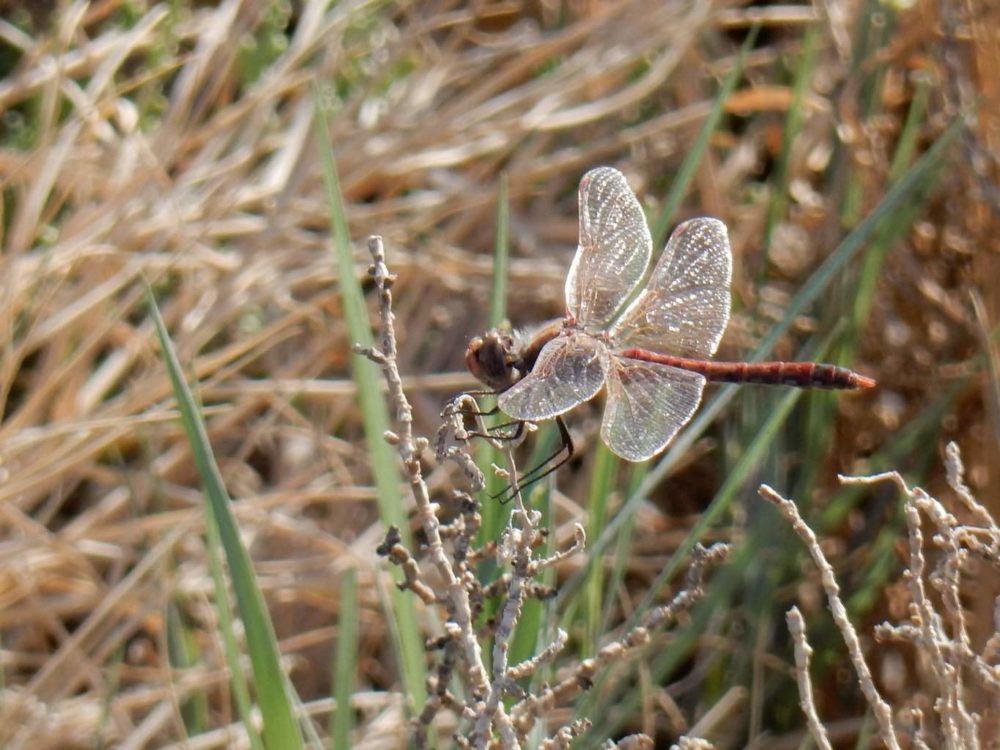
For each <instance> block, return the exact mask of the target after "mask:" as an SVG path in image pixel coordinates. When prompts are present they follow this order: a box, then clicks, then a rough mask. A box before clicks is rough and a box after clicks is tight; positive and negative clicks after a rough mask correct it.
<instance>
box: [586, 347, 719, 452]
mask: <svg viewBox="0 0 1000 750" xmlns="http://www.w3.org/2000/svg"><path fill="white" fill-rule="evenodd" d="M704 387H705V378H703V377H702V376H701V375H699V374H698V373H696V372H688V371H687V370H679V369H677V368H676V367H667V366H666V365H660V364H656V363H654V362H644V361H642V360H638V359H624V358H619V357H612V358H611V368H610V370H609V371H608V403H607V406H605V408H604V422H603V423H602V424H601V438H602V439H603V440H604V442H605V443H607V445H608V447H609V448H610V449H611V450H612V451H613V452H614V453H616V454H617V455H619V456H621V457H622V458H624V459H627V460H629V461H645V460H646V459H647V458H651V457H652V456H655V455H656V454H657V453H659V452H660V451H661V450H663V449H664V448H665V447H666V446H667V443H669V442H670V441H671V440H672V439H673V437H674V435H676V434H677V431H678V430H679V429H680V428H681V427H683V426H684V424H685V423H686V422H687V421H688V420H689V419H691V415H692V414H694V410H695V409H697V408H698V403H699V402H700V401H701V391H702V389H703V388H704Z"/></svg>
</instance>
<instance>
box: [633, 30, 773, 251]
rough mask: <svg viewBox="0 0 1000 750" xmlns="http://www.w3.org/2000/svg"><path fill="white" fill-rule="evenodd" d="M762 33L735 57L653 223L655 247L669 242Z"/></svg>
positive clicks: (751, 37)
mask: <svg viewBox="0 0 1000 750" xmlns="http://www.w3.org/2000/svg"><path fill="white" fill-rule="evenodd" d="M759 30H760V27H759V26H757V25H754V26H753V27H752V28H751V29H750V33H749V34H747V38H746V39H745V40H744V41H743V44H742V46H741V47H740V52H739V54H738V55H737V56H736V62H735V63H734V65H733V69H732V70H731V71H729V75H727V76H726V79H725V81H723V83H722V88H721V89H719V93H718V95H717V96H716V97H715V102H714V103H713V104H712V109H711V111H710V112H709V114H708V117H707V118H705V122H704V123H702V126H701V129H700V130H699V131H698V137H697V138H695V141H694V144H692V146H691V150H690V151H689V152H688V154H687V156H686V157H684V161H683V162H682V163H681V168H680V169H678V170H677V174H676V175H675V176H674V181H673V182H672V183H671V184H670V192H668V193H667V197H666V199H665V200H664V201H663V209H662V210H661V211H660V215H659V216H658V217H657V219H656V221H655V222H654V223H653V232H652V234H653V247H660V246H662V245H663V243H664V241H665V240H666V239H667V233H668V230H669V229H670V226H671V223H672V222H673V220H674V214H676V213H677V208H678V207H679V206H680V205H681V201H683V200H684V196H685V195H686V194H687V191H688V187H689V186H690V185H691V180H693V179H694V173H695V170H696V169H698V165H699V164H701V160H702V158H703V157H704V156H705V151H706V150H707V149H708V141H709V139H710V138H711V137H712V133H714V132H715V129H716V128H717V127H719V122H720V121H721V120H722V115H723V112H724V110H725V106H726V102H727V101H728V100H729V97H730V96H731V95H732V93H733V91H734V90H735V89H736V84H737V83H739V80H740V77H741V76H742V75H743V65H744V62H745V61H746V56H747V53H748V52H749V51H750V50H751V49H752V48H753V45H754V42H755V41H756V40H757V32H758V31H759Z"/></svg>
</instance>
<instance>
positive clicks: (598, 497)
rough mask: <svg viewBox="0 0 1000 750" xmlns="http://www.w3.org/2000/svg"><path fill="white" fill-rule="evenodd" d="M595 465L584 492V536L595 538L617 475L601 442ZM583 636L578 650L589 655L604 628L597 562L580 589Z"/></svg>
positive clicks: (615, 465) (601, 577)
mask: <svg viewBox="0 0 1000 750" xmlns="http://www.w3.org/2000/svg"><path fill="white" fill-rule="evenodd" d="M596 453H597V455H596V456H595V457H594V468H593V471H592V473H591V476H590V491H589V492H588V493H587V539H596V538H597V537H598V536H600V533H601V529H603V528H604V524H605V523H606V521H607V516H608V497H609V496H610V495H611V492H612V490H613V489H614V486H615V482H616V480H617V477H618V467H619V461H618V458H617V457H616V456H615V454H614V453H612V452H611V450H610V449H609V448H608V447H607V446H606V445H604V443H603V442H601V443H599V444H598V445H597V450H596ZM583 600H584V602H583V611H584V636H583V639H582V640H581V642H580V653H581V654H582V655H583V656H585V657H586V656H592V655H593V654H594V653H595V652H596V651H597V648H598V646H599V640H600V637H601V634H602V633H603V632H604V630H603V626H604V618H603V616H602V610H603V606H602V605H603V603H604V566H603V565H600V564H597V565H594V566H593V568H591V571H590V575H589V576H588V577H587V583H586V585H585V587H584V589H583Z"/></svg>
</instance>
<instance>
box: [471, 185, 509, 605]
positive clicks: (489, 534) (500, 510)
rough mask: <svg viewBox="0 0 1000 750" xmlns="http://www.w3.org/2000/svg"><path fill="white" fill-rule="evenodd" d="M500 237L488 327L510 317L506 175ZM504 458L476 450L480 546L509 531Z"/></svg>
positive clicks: (485, 400)
mask: <svg viewBox="0 0 1000 750" xmlns="http://www.w3.org/2000/svg"><path fill="white" fill-rule="evenodd" d="M496 231H497V236H496V243H495V245H494V249H493V287H492V289H491V290H490V317H489V327H490V328H498V327H500V326H502V325H504V324H505V323H506V318H507V277H508V275H509V266H510V262H509V261H510V200H509V198H508V195H507V175H506V174H501V175H500V187H499V192H498V195H497V230H496ZM482 404H483V408H484V410H489V409H493V408H495V407H496V398H495V397H494V396H483V397H482ZM485 421H486V424H487V425H490V426H492V425H497V424H500V423H502V422H503V421H504V419H503V416H502V415H501V414H496V415H493V416H491V417H487V418H486V419H485ZM503 461H504V458H503V456H502V454H501V453H500V452H499V451H497V450H496V449H495V448H494V447H493V446H492V445H490V443H489V442H488V441H486V440H482V441H480V443H479V446H478V448H477V450H476V465H477V466H481V467H484V469H486V470H487V471H486V486H485V487H484V488H483V491H482V492H481V493H480V495H481V496H482V497H483V498H484V502H483V507H482V511H481V513H482V518H483V524H482V526H480V527H479V538H478V540H477V542H478V544H485V543H486V542H489V541H496V540H497V539H499V538H500V532H501V531H502V530H503V529H504V528H506V526H507V523H508V521H509V519H510V511H511V508H510V505H509V504H507V505H501V504H500V503H498V502H494V501H491V500H490V499H489V498H491V497H494V496H496V495H498V494H500V493H501V492H503V491H504V489H505V488H506V487H507V480H506V479H502V478H501V477H498V476H497V475H496V474H494V473H493V472H492V471H489V470H488V469H489V467H491V466H493V465H494V464H496V465H501V466H502V465H503ZM479 573H480V580H482V581H483V582H488V581H490V580H492V579H493V578H494V577H495V575H496V563H495V561H493V560H484V561H483V563H482V565H480V568H479ZM484 614H485V615H486V616H487V617H490V616H492V615H493V614H494V612H493V609H492V606H490V607H487V608H485V610H484Z"/></svg>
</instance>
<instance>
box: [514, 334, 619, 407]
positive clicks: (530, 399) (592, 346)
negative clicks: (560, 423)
mask: <svg viewBox="0 0 1000 750" xmlns="http://www.w3.org/2000/svg"><path fill="white" fill-rule="evenodd" d="M610 359H611V357H610V355H609V354H608V349H607V347H606V346H605V345H604V344H603V343H602V342H600V341H598V340H597V339H595V338H594V337H593V336H588V335H587V334H583V333H576V334H572V335H569V336H556V337H555V338H554V339H552V340H551V341H550V342H549V343H547V344H546V345H545V346H544V347H542V351H541V352H540V353H539V355H538V359H537V361H536V362H535V366H534V367H533V368H531V372H530V373H528V374H527V375H526V376H525V377H523V378H522V379H521V380H519V381H518V382H517V383H515V384H514V385H513V386H511V387H510V388H508V389H507V390H506V391H504V392H503V393H501V394H500V396H499V397H498V399H497V404H498V405H499V407H500V408H501V409H502V410H503V412H504V413H505V414H509V415H510V416H512V417H514V418H515V419H529V420H538V419H550V418H551V417H554V416H556V415H557V414H562V413H563V412H565V411H569V410H570V409H572V408H573V407H574V406H576V405H577V404H582V403H583V402H584V401H587V400H589V399H592V398H593V397H594V396H595V395H597V392H598V391H599V390H601V386H602V385H604V379H605V377H606V374H607V371H608V367H609V366H610Z"/></svg>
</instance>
